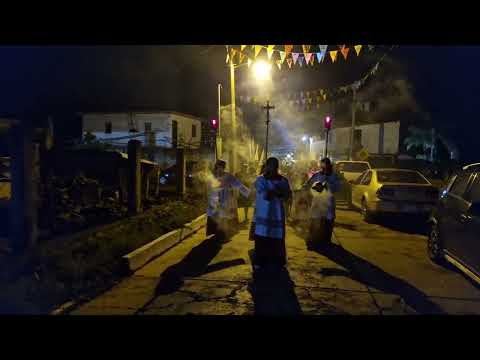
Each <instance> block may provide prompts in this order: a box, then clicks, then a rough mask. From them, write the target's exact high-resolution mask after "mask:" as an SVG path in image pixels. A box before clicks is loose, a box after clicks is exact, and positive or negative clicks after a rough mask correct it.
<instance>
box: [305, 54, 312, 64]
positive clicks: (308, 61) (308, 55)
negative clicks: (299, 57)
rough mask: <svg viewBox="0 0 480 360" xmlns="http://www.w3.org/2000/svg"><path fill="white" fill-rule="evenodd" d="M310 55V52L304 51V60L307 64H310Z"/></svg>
mask: <svg viewBox="0 0 480 360" xmlns="http://www.w3.org/2000/svg"><path fill="white" fill-rule="evenodd" d="M312 55H313V54H312V53H306V54H305V62H306V63H307V64H310V61H311V59H312Z"/></svg>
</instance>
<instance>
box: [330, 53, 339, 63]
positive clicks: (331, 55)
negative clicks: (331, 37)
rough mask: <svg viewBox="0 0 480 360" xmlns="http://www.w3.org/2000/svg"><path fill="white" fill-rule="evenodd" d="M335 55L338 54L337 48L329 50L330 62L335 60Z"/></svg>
mask: <svg viewBox="0 0 480 360" xmlns="http://www.w3.org/2000/svg"><path fill="white" fill-rule="evenodd" d="M337 55H338V51H337V50H334V51H330V57H331V58H332V63H334V62H335V61H336V60H337Z"/></svg>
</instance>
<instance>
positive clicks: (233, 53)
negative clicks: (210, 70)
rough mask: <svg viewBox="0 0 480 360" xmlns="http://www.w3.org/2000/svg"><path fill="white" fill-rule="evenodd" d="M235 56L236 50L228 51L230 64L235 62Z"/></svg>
mask: <svg viewBox="0 0 480 360" xmlns="http://www.w3.org/2000/svg"><path fill="white" fill-rule="evenodd" d="M236 54H237V50H236V49H230V60H232V62H235V55H236Z"/></svg>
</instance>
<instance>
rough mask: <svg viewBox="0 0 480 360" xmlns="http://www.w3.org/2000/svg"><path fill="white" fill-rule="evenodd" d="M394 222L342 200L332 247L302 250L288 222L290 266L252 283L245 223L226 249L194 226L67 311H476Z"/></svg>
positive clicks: (416, 236)
mask: <svg viewBox="0 0 480 360" xmlns="http://www.w3.org/2000/svg"><path fill="white" fill-rule="evenodd" d="M241 216H242V213H241ZM399 224H400V223H399V222H394V225H391V224H389V223H380V224H368V223H365V222H363V221H362V220H361V218H360V215H359V214H358V213H356V212H354V211H349V210H347V209H346V208H342V206H339V210H338V212H337V221H336V227H335V230H334V244H335V245H334V247H333V248H332V250H331V251H329V252H328V253H323V254H320V253H316V252H311V251H307V249H306V246H305V241H304V234H303V232H302V230H301V228H295V227H293V226H288V227H287V241H286V243H287V254H288V267H287V270H286V271H285V272H283V273H280V274H267V275H264V276H262V277H260V278H255V279H252V266H251V255H252V249H253V242H251V241H249V240H248V226H244V227H243V228H242V229H241V230H240V232H239V233H238V234H236V235H235V236H234V237H233V239H232V241H230V242H228V243H226V244H223V245H219V244H217V243H216V242H215V241H214V240H206V237H205V229H201V230H200V231H199V232H197V233H196V234H194V235H193V236H192V237H190V238H188V239H185V240H184V241H183V242H182V243H181V244H179V245H177V246H176V247H174V248H173V249H171V250H170V251H168V252H167V253H165V254H164V255H162V256H161V257H159V258H157V259H155V260H153V261H151V262H150V263H148V264H147V265H146V266H144V267H143V268H142V269H140V270H138V271H137V272H136V273H135V274H134V275H132V276H130V277H128V278H126V279H124V280H123V281H122V282H121V283H119V284H118V285H117V286H115V287H114V288H112V289H111V290H109V291H108V292H106V293H104V294H103V295H101V296H99V297H97V298H95V299H93V300H91V301H90V302H87V303H85V304H83V305H81V306H79V307H78V308H76V309H75V310H73V311H72V312H71V314H72V315H274V316H275V315H301V314H303V315H413V314H480V289H479V287H478V286H476V285H474V284H473V283H472V282H470V281H469V280H468V279H467V278H466V277H465V276H463V275H462V274H461V273H459V272H458V271H455V270H454V269H451V268H444V267H441V266H438V265H435V264H433V263H431V262H430V260H429V259H428V257H427V254H426V237H425V236H424V235H422V234H421V233H418V232H417V229H418V226H417V225H416V224H414V223H412V222H411V221H410V220H408V221H407V222H402V223H401V224H400V225H399Z"/></svg>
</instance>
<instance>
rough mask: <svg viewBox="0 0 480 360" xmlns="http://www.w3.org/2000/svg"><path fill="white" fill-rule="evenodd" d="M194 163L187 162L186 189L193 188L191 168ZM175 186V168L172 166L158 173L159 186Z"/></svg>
mask: <svg viewBox="0 0 480 360" xmlns="http://www.w3.org/2000/svg"><path fill="white" fill-rule="evenodd" d="M194 165H195V163H194V162H187V165H186V168H187V173H186V174H187V178H186V180H185V183H186V185H187V186H188V187H191V186H193V167H194ZM176 184H177V166H176V165H173V166H170V167H169V168H166V169H165V170H162V171H161V172H160V186H176Z"/></svg>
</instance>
